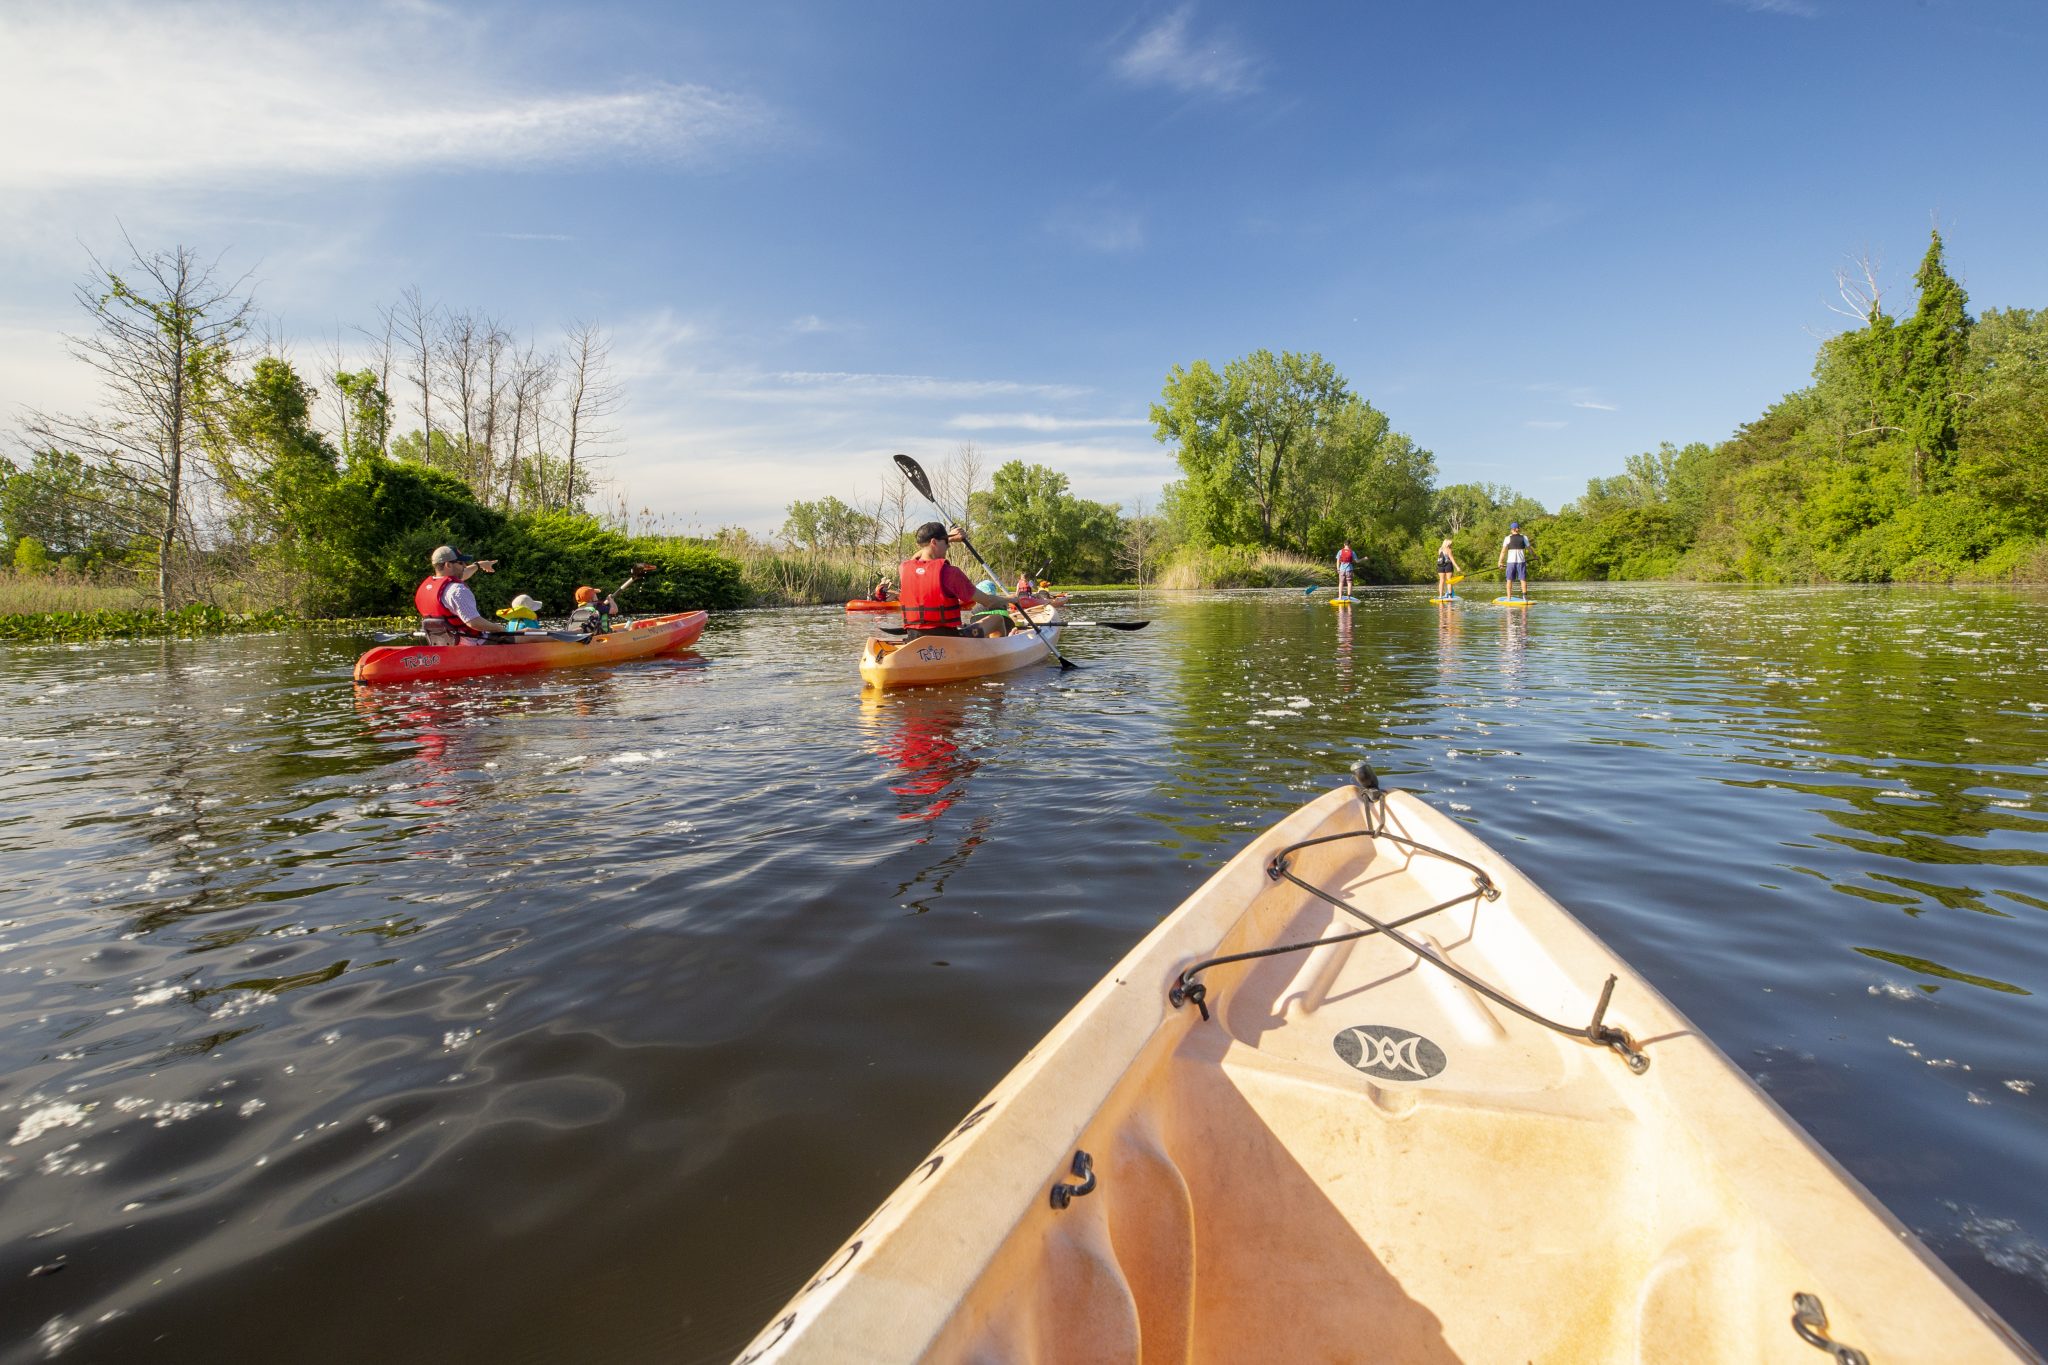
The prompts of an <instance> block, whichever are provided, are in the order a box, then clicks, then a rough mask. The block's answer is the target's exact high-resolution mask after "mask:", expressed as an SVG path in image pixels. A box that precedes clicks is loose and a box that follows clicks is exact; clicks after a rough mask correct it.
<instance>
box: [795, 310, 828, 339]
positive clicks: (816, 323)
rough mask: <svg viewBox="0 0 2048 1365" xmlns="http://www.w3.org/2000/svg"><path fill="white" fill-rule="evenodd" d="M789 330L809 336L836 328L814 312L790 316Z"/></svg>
mask: <svg viewBox="0 0 2048 1365" xmlns="http://www.w3.org/2000/svg"><path fill="white" fill-rule="evenodd" d="M789 330H790V331H792V332H795V333H797V334H798V335H799V336H811V335H815V334H816V333H819V332H831V331H837V330H838V329H837V328H836V327H835V326H834V325H833V324H832V323H829V322H827V321H825V319H823V318H821V317H819V316H818V315H817V314H816V313H806V314H804V315H803V316H802V317H800V318H791V319H790V320H789Z"/></svg>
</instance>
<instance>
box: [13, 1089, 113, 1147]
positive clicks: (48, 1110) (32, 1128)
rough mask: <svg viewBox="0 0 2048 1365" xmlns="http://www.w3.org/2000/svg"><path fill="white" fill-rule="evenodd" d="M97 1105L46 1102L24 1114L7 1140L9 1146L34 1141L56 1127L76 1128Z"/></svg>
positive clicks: (60, 1101)
mask: <svg viewBox="0 0 2048 1365" xmlns="http://www.w3.org/2000/svg"><path fill="white" fill-rule="evenodd" d="M97 1107H98V1106H97V1105H93V1104H72V1103H71V1102H69V1101H68V1100H58V1101H56V1102H55V1103H53V1104H46V1105H44V1106H43V1107H42V1108H40V1109H38V1110H36V1111H35V1112H34V1113H32V1114H29V1115H26V1116H25V1117H24V1118H23V1119H22V1121H21V1125H20V1126H19V1127H18V1128H16V1129H15V1130H14V1136H13V1137H11V1138H9V1139H8V1140H7V1145H8V1146H9V1147H19V1146H21V1144H22V1143H24V1142H34V1141H35V1140H36V1139H37V1138H39V1137H41V1136H42V1135H43V1134H45V1133H48V1132H51V1131H54V1130H55V1129H58V1128H76V1127H78V1126H79V1125H80V1124H83V1123H84V1122H85V1118H86V1115H88V1114H90V1113H91V1112H92V1111H93V1110H94V1109H96V1108H97Z"/></svg>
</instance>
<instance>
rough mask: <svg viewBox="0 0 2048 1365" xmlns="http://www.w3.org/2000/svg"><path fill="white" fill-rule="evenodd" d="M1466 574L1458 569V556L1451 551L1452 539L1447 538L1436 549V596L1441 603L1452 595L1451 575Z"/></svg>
mask: <svg viewBox="0 0 2048 1365" xmlns="http://www.w3.org/2000/svg"><path fill="white" fill-rule="evenodd" d="M1464 572H1465V571H1464V570H1463V569H1461V568H1459V567H1458V556H1457V555H1456V554H1455V553H1453V552H1452V550H1451V538H1450V537H1449V536H1445V537H1444V538H1443V541H1442V543H1441V544H1439V545H1438V546H1437V547H1436V595H1437V599H1438V600H1439V601H1441V600H1442V599H1444V598H1446V597H1449V596H1450V595H1451V575H1452V574H1459V575H1461V576H1462V575H1463V574H1464Z"/></svg>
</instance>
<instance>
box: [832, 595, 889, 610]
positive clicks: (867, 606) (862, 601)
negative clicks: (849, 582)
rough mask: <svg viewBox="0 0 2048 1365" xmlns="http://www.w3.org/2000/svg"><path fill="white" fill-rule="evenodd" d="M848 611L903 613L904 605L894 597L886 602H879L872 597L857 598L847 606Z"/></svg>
mask: <svg viewBox="0 0 2048 1365" xmlns="http://www.w3.org/2000/svg"><path fill="white" fill-rule="evenodd" d="M846 609H847V610H848V611H901V610H902V609H903V604H902V603H901V602H898V601H897V600H896V599H895V598H893V597H892V598H890V599H889V600H888V601H886V602H877V601H876V600H875V599H874V598H872V597H856V598H854V599H853V600H852V601H851V602H848V603H847V604H846Z"/></svg>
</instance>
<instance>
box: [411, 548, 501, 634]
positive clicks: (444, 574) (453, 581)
mask: <svg viewBox="0 0 2048 1365" xmlns="http://www.w3.org/2000/svg"><path fill="white" fill-rule="evenodd" d="M433 565H434V572H433V576H432V577H430V578H428V579H427V580H426V581H424V582H422V583H421V584H420V585H419V586H418V587H417V588H414V589H413V593H412V605H413V610H414V611H417V612H418V613H419V614H420V628H421V630H422V631H424V632H425V634H426V637H427V643H428V644H430V645H477V644H482V643H484V641H485V640H487V639H489V638H490V637H491V636H493V635H510V634H511V633H512V632H511V630H510V629H509V628H508V627H505V626H501V625H499V624H498V623H497V622H495V621H490V620H487V619H485V617H484V614H483V612H482V611H481V610H480V609H479V608H478V607H477V604H476V594H475V593H473V592H471V591H470V590H469V580H470V579H471V578H473V577H475V576H476V572H477V570H479V569H481V570H483V571H484V572H485V573H496V572H497V571H498V561H497V560H495V559H478V558H477V557H476V556H475V555H466V554H464V553H463V552H462V551H460V550H458V549H456V548H455V547H454V546H452V545H441V546H437V547H435V550H434V555H433Z"/></svg>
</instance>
